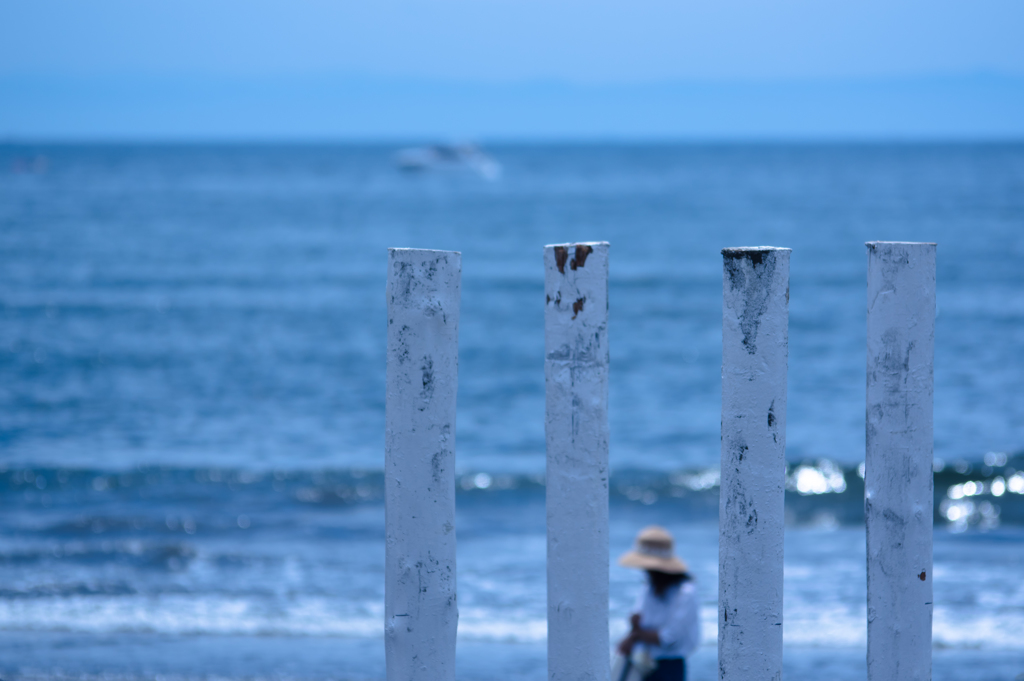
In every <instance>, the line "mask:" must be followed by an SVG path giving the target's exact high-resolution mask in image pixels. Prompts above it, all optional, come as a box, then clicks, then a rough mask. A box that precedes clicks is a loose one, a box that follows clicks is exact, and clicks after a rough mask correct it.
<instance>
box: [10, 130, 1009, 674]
mask: <svg viewBox="0 0 1024 681" xmlns="http://www.w3.org/2000/svg"><path fill="white" fill-rule="evenodd" d="M394 151H395V150H394V149H392V148H388V147H343V146H335V147H331V146H324V147H315V146H307V147H245V146H229V147H214V146H179V147H138V146H136V147H113V146H81V147H75V146H38V147H28V146H11V145H7V146H0V508H2V509H3V512H2V513H0V673H2V674H3V675H4V678H5V679H9V678H15V679H17V678H25V679H27V678H54V677H57V678H63V677H75V678H91V677H92V676H96V677H99V676H103V677H104V678H125V679H151V678H154V677H156V676H160V677H164V678H168V679H170V678H175V679H186V678H198V677H204V678H209V677H211V676H220V677H227V678H256V677H267V678H310V679H313V678H342V679H379V678H382V677H383V639H382V635H381V633H382V620H383V601H382V598H383V552H384V547H383V505H382V494H381V488H382V473H381V470H382V458H383V426H384V415H383V404H384V395H383V384H384V343H385V326H384V271H385V258H386V254H385V249H386V247H387V246H414V247H429V248H450V249H456V250H460V251H462V252H463V268H464V271H463V286H462V291H463V299H462V318H461V329H460V385H459V414H458V433H457V442H458V445H457V447H458V466H459V477H458V481H457V482H458V485H459V494H458V508H459V510H458V518H457V520H458V524H457V531H458V537H459V564H458V570H459V575H458V580H459V602H460V652H459V655H460V657H459V669H460V676H461V677H463V678H466V679H490V678H494V679H498V678H502V679H516V678H523V679H528V678H529V679H540V678H543V677H544V664H545V661H544V655H545V652H544V637H545V622H544V619H545V605H544V604H545V598H546V596H545V592H544V588H545V587H544V550H545V540H544V488H543V471H544V456H543V446H544V442H543V400H544V393H543V390H544V385H543V308H542V305H543V300H542V299H543V281H542V277H543V272H542V264H541V247H542V246H543V245H544V244H545V243H552V242H561V241H575V240H598V239H605V240H608V241H610V242H611V244H612V247H611V248H612V250H611V283H610V300H611V302H610V320H611V321H610V342H611V349H612V350H611V352H612V368H611V388H610V390H611V395H610V397H611V405H610V418H611V432H612V451H611V458H612V464H613V477H612V533H611V537H612V553H613V557H614V555H617V554H618V552H621V551H624V550H625V549H626V548H627V547H628V546H629V544H630V542H631V540H632V537H633V535H634V533H635V531H636V529H637V528H638V527H640V526H642V525H644V524H647V523H650V522H659V523H661V524H665V525H667V526H668V527H670V528H671V529H672V531H673V532H674V533H675V534H676V536H677V537H678V538H679V541H680V549H681V552H682V553H683V555H684V557H685V558H686V559H687V560H688V561H689V562H690V564H691V565H692V566H693V568H694V571H695V573H696V575H697V577H698V585H699V590H700V594H701V599H702V603H703V606H702V607H703V610H702V613H703V619H704V625H705V626H704V636H705V641H706V645H705V647H703V648H702V649H701V650H700V652H698V653H697V655H696V656H695V657H694V660H693V674H691V679H696V680H698V681H699V679H705V678H706V679H710V678H714V677H715V660H714V658H715V640H716V631H715V626H716V616H715V613H716V608H717V605H716V596H717V555H718V554H717V522H716V521H717V495H718V476H717V461H718V447H719V442H718V438H719V434H718V428H719V381H720V361H721V350H720V343H721V327H720V325H721V259H720V255H719V251H720V249H721V248H722V247H726V246H737V245H757V244H771V245H777V246H788V247H791V248H793V256H792V281H791V327H790V341H791V347H790V377H789V412H788V418H787V428H788V431H787V446H788V449H787V452H788V458H789V460H790V466H789V470H788V473H787V489H788V492H787V506H786V508H787V521H788V527H789V531H788V532H787V539H786V541H787V544H786V593H785V597H786V611H785V623H786V624H785V640H786V645H787V650H786V656H787V657H786V660H787V661H786V664H787V670H786V675H787V678H793V679H799V678H807V679H817V678H837V679H847V678H849V679H853V678H863V677H864V675H865V671H864V646H865V641H866V623H865V618H866V612H865V605H864V602H865V570H864V561H865V556H864V535H863V509H862V496H863V481H862V478H861V475H860V473H861V471H859V470H858V465H859V464H860V462H861V461H862V460H863V438H864V436H863V404H864V382H865V377H864V361H865V359H864V315H865V300H864V295H865V282H864V278H865V269H866V268H865V266H866V255H865V250H864V246H863V242H864V241H866V240H872V239H885V240H928V241H936V242H938V244H939V246H938V248H939V250H938V308H939V317H938V319H937V325H936V367H935V380H936V391H935V455H936V462H935V470H936V477H935V511H936V515H935V522H936V539H935V603H936V605H935V624H934V639H935V645H936V649H935V656H936V657H935V660H936V663H935V667H936V668H935V678H936V679H945V678H977V679H986V678H992V679H1009V678H1014V676H1015V675H1016V674H1018V673H1021V672H1024V637H1022V636H1021V635H1020V632H1021V631H1024V586H1022V585H1021V580H1020V576H1021V575H1022V574H1024V472H1022V471H1024V458H1022V457H1021V456H1020V455H1019V454H1016V453H1017V452H1019V451H1020V450H1021V449H1022V448H1024V400H1022V398H1021V397H1020V390H1019V386H1020V385H1022V384H1024V363H1022V362H1021V360H1020V348H1021V347H1022V346H1024V293H1022V292H1024V270H1022V269H1021V268H1020V267H1019V263H1020V262H1021V260H1022V256H1024V147H1022V146H1019V145H1018V146H1013V145H983V146H968V145H959V146H957V145H950V146H884V145H874V146H872V145H864V146H815V145H803V146H771V145H764V146H718V147H710V146H709V147H698V146H657V145H649V146H592V147H587V146H566V147H559V146H546V147H504V148H502V147H497V148H494V149H492V150H491V152H492V153H493V155H494V156H495V158H496V159H497V160H498V161H499V162H500V163H501V164H502V166H503V173H502V175H501V177H500V179H497V180H487V179H484V178H481V177H479V176H476V175H474V174H472V173H471V172H465V173H463V172H459V171H453V172H445V173H438V174H426V175H407V174H403V173H401V172H399V171H398V170H396V168H395V167H394V165H393V160H392V159H393V153H394ZM637 586H638V577H637V575H636V574H634V573H631V572H629V571H627V570H624V569H621V568H618V567H613V569H612V602H611V611H612V630H613V633H614V634H616V635H617V634H619V633H621V632H622V631H624V629H625V622H624V617H625V614H626V612H627V609H628V607H629V605H630V604H631V602H632V598H633V593H634V591H635V589H636V587H637Z"/></svg>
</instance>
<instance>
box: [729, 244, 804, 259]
mask: <svg viewBox="0 0 1024 681" xmlns="http://www.w3.org/2000/svg"><path fill="white" fill-rule="evenodd" d="M792 250H793V249H792V248H780V247H778V246H736V247H733V248H723V249H722V255H723V256H725V257H726V258H752V257H754V256H755V255H757V254H764V253H771V252H772V251H792Z"/></svg>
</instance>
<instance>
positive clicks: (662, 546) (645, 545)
mask: <svg viewBox="0 0 1024 681" xmlns="http://www.w3.org/2000/svg"><path fill="white" fill-rule="evenodd" d="M619 565H621V566H623V567H630V568H639V569H641V570H656V571H658V572H664V573H667V574H670V575H681V574H683V573H684V572H686V571H687V567H686V563H684V562H683V561H681V560H679V558H677V557H676V555H675V554H674V553H672V535H671V534H669V533H668V530H666V529H665V528H664V527H658V526H657V525H651V526H650V527H645V528H644V529H642V530H640V534H638V535H637V536H636V546H634V547H633V550H632V551H627V552H626V553H624V554H622V556H621V557H620V558H619Z"/></svg>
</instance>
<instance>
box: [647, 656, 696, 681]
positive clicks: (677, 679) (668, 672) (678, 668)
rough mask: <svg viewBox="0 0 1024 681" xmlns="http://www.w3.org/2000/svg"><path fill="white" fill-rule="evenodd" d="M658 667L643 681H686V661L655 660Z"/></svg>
mask: <svg viewBox="0 0 1024 681" xmlns="http://www.w3.org/2000/svg"><path fill="white" fill-rule="evenodd" d="M655 662H657V663H658V666H656V667H655V668H654V671H652V672H651V673H650V674H648V675H647V676H645V677H644V681H686V660H684V659H683V658H681V657H670V658H666V659H664V660H655Z"/></svg>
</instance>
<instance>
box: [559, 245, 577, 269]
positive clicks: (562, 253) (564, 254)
mask: <svg viewBox="0 0 1024 681" xmlns="http://www.w3.org/2000/svg"><path fill="white" fill-rule="evenodd" d="M568 258H569V249H567V248H566V247H565V246H555V266H556V267H557V268H558V271H559V272H561V273H562V274H565V261H566V260H567V259H568ZM573 262H576V261H575V260H573ZM573 269H576V267H575V266H574V267H573Z"/></svg>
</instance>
